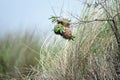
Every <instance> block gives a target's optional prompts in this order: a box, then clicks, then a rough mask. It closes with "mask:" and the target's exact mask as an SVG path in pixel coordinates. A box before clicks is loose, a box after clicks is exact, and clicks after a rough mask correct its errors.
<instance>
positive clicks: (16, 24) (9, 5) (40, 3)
mask: <svg viewBox="0 0 120 80" xmlns="http://www.w3.org/2000/svg"><path fill="white" fill-rule="evenodd" d="M63 3H64V6H63V12H62V16H64V17H70V15H68V13H67V12H68V11H69V12H71V13H73V14H74V15H79V14H80V10H81V3H80V1H78V0H0V34H5V33H6V32H9V31H12V32H14V31H16V30H22V29H37V30H40V31H42V32H46V31H48V30H50V29H51V30H52V28H53V25H51V22H50V20H48V18H49V17H50V16H51V15H54V13H53V11H52V9H51V6H52V7H53V9H54V10H55V12H56V14H57V15H58V16H60V11H61V8H62V5H63Z"/></svg>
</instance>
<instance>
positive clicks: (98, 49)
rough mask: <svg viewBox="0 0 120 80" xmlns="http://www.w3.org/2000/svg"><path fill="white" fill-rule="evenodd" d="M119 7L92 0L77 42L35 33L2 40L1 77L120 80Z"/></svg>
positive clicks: (80, 24)
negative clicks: (42, 36)
mask: <svg viewBox="0 0 120 80" xmlns="http://www.w3.org/2000/svg"><path fill="white" fill-rule="evenodd" d="M119 4H120V1H119V0H105V1H104V0H100V1H99V0H96V1H95V3H94V2H92V0H88V2H86V3H85V5H84V9H83V10H82V12H81V14H80V17H79V18H78V19H79V20H78V22H77V25H76V26H75V29H74V33H73V34H74V35H76V36H77V37H76V38H75V40H74V41H67V40H65V39H63V38H58V36H55V35H48V36H47V37H46V38H39V37H40V36H36V35H34V34H33V33H32V34H28V33H25V34H23V35H16V36H15V35H8V36H6V37H5V38H3V39H1V40H0V63H1V64H0V72H1V73H0V77H1V78H6V79H7V78H8V79H13V80H18V78H21V79H23V80H30V79H33V80H120V70H119V68H120V62H119V59H120V56H119V55H120V51H119V50H120V46H119V45H120V35H119V34H120V12H119V11H120V5H119ZM72 16H73V15H72ZM73 17H74V16H73ZM57 38H58V39H57ZM30 65H31V66H30ZM21 68H23V70H22V69H21ZM24 71H28V72H27V73H24ZM10 72H12V73H10ZM16 73H17V74H16Z"/></svg>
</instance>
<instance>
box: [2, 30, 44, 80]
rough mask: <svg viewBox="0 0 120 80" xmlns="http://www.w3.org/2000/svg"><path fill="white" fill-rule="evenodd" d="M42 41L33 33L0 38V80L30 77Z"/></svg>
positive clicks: (11, 34) (7, 35)
mask: <svg viewBox="0 0 120 80" xmlns="http://www.w3.org/2000/svg"><path fill="white" fill-rule="evenodd" d="M42 39H43V38H42V36H40V35H39V36H38V35H36V32H35V31H29V32H28V31H25V32H24V31H23V32H22V31H21V32H20V33H9V34H6V35H4V37H2V38H0V80H10V79H15V80H19V79H23V78H25V77H30V75H31V74H32V72H33V71H32V67H33V66H35V65H37V60H36V59H37V58H39V49H40V47H41V44H42Z"/></svg>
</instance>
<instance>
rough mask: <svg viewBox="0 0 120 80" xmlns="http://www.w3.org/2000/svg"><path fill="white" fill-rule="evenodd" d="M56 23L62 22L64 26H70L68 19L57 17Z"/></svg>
mask: <svg viewBox="0 0 120 80" xmlns="http://www.w3.org/2000/svg"><path fill="white" fill-rule="evenodd" d="M57 24H62V25H63V26H64V27H70V21H69V20H67V19H58V20H57Z"/></svg>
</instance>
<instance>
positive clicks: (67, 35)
mask: <svg viewBox="0 0 120 80" xmlns="http://www.w3.org/2000/svg"><path fill="white" fill-rule="evenodd" d="M62 36H63V38H65V39H70V38H71V36H72V31H71V29H70V28H67V27H65V28H64V30H63V32H62Z"/></svg>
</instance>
